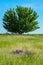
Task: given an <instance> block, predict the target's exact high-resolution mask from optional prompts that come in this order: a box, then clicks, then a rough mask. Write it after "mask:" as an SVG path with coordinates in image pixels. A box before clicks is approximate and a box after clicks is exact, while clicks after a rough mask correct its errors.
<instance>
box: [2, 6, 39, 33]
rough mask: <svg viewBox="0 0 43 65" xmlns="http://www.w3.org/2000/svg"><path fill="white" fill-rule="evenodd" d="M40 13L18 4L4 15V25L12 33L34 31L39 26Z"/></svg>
mask: <svg viewBox="0 0 43 65" xmlns="http://www.w3.org/2000/svg"><path fill="white" fill-rule="evenodd" d="M37 18H38V15H37V13H36V12H35V11H33V9H31V8H27V7H21V6H19V7H18V6H17V8H16V9H15V10H14V9H10V10H7V12H5V14H4V17H3V27H4V28H5V29H7V31H9V32H12V33H19V34H22V33H24V32H30V31H34V30H36V29H38V28H39V26H38V21H37Z"/></svg>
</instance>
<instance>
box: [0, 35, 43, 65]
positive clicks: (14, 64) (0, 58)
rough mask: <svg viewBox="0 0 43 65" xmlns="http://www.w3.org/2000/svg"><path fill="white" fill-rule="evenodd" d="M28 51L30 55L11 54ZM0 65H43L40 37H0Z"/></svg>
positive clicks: (42, 48) (41, 36)
mask: <svg viewBox="0 0 43 65" xmlns="http://www.w3.org/2000/svg"><path fill="white" fill-rule="evenodd" d="M16 50H28V51H29V52H31V53H32V55H30V54H11V52H12V51H16ZM0 65H43V34H42V35H40V34H39V35H0Z"/></svg>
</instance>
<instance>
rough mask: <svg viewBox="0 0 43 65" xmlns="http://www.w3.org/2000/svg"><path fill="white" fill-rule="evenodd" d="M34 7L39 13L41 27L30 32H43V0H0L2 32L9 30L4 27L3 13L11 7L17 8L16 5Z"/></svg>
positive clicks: (0, 27) (0, 25)
mask: <svg viewBox="0 0 43 65" xmlns="http://www.w3.org/2000/svg"><path fill="white" fill-rule="evenodd" d="M17 5H18V6H24V7H32V8H33V9H34V10H35V11H36V12H37V13H38V15H39V18H38V22H39V26H40V29H38V30H36V31H33V32H30V33H33V34H34V33H36V34H38V33H39V34H43V0H0V33H5V32H7V31H6V30H5V29H4V28H3V20H2V18H3V15H4V13H5V11H6V10H8V9H9V8H16V6H17Z"/></svg>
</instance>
